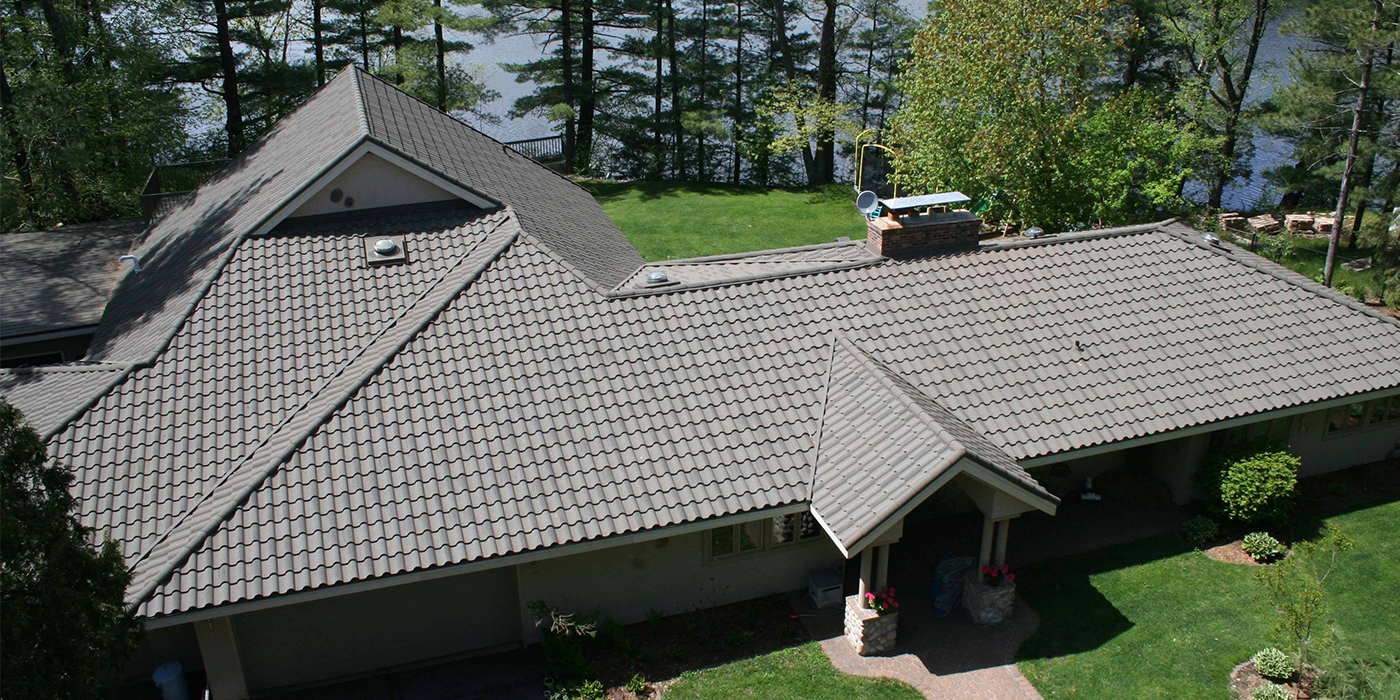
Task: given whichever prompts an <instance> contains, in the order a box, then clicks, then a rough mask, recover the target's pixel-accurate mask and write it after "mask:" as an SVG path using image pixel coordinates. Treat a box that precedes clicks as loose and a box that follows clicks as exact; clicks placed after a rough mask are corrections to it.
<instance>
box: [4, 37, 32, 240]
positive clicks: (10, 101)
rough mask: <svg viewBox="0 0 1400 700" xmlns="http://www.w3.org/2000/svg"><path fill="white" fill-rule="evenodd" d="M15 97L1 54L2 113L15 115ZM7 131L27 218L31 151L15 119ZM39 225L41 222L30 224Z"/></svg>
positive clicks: (24, 213) (30, 199)
mask: <svg viewBox="0 0 1400 700" xmlns="http://www.w3.org/2000/svg"><path fill="white" fill-rule="evenodd" d="M3 48H4V43H3V42H0V49H3ZM14 110H15V95H14V93H13V92H11V91H10V81H9V80H8V79H7V78H6V77H5V60H4V53H3V52H0V111H3V112H4V113H5V114H14ZM4 122H5V129H6V130H7V131H9V132H10V133H9V134H8V136H9V137H10V141H11V142H12V143H14V145H15V153H14V155H13V156H12V157H11V159H12V160H13V161H14V164H15V173H16V175H18V177H19V187H20V191H22V192H23V193H24V196H22V197H20V198H19V201H20V212H21V214H23V215H25V216H27V215H28V214H29V212H30V211H31V210H32V207H33V203H34V176H33V175H32V174H31V173H30V171H29V151H28V149H26V148H25V147H24V139H22V138H20V135H19V133H18V129H17V128H16V127H15V122H14V120H13V119H6V120H4ZM30 223H33V224H35V225H39V224H40V223H41V222H37V221H35V222H30Z"/></svg>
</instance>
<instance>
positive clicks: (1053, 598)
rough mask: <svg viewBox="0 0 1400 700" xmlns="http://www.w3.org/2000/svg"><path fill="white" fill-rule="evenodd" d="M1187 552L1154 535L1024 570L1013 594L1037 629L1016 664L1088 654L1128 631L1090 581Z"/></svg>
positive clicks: (1173, 541)
mask: <svg viewBox="0 0 1400 700" xmlns="http://www.w3.org/2000/svg"><path fill="white" fill-rule="evenodd" d="M1188 551H1190V548H1189V547H1188V546H1187V545H1186V544H1185V543H1183V542H1182V541H1181V540H1180V539H1179V538H1178V537H1176V536H1175V535H1159V536H1157V537H1152V538H1148V539H1145V540H1139V541H1137V542H1132V543H1129V544H1122V545H1115V546H1112V547H1106V548H1104V549H1099V550H1095V551H1092V552H1088V553H1085V554H1077V555H1074V556H1069V557H1064V558H1060V559H1053V560H1050V561H1046V562H1042V563H1040V564H1035V565H1033V566H1031V567H1028V568H1027V569H1025V571H1024V573H1023V574H1022V576H1021V578H1020V580H1019V581H1018V589H1017V592H1018V593H1020V595H1022V596H1023V597H1024V598H1025V600H1026V602H1027V603H1029V604H1030V606H1031V607H1032V608H1034V609H1035V611H1036V613H1037V614H1038V615H1039V616H1040V629H1039V630H1038V631H1037V632H1036V633H1035V635H1034V636H1032V637H1031V638H1030V639H1028V640H1026V642H1025V643H1024V644H1022V645H1021V648H1020V649H1019V650H1018V651H1017V653H1016V659H1017V660H1027V659H1049V658H1055V657H1060V656H1067V655H1070V654H1078V653H1082V652H1087V651H1092V650H1094V649H1098V648H1099V647H1101V646H1103V645H1104V644H1106V643H1107V642H1109V641H1110V640H1112V639H1113V638H1114V637H1117V636H1118V635H1120V634H1123V633H1124V632H1127V631H1128V630H1130V629H1132V627H1133V621H1132V620H1130V619H1128V618H1127V617H1125V616H1124V615H1123V614H1122V613H1121V612H1119V611H1118V609H1117V608H1116V607H1114V605H1113V603H1112V602H1111V601H1109V600H1108V599H1107V598H1105V597H1104V596H1103V594H1101V593H1100V592H1099V590H1098V589H1097V588H1095V587H1094V585H1093V582H1092V581H1091V580H1090V579H1091V577H1092V576H1094V575H1096V574H1100V573H1104V572H1109V571H1115V570H1118V569H1123V568H1128V567H1133V566H1139V565H1142V564H1147V563H1150V562H1153V561H1157V560H1159V559H1166V558H1169V557H1174V556H1177V555H1179V554H1183V553H1185V552H1188Z"/></svg>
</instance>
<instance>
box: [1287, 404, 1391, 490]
mask: <svg viewBox="0 0 1400 700" xmlns="http://www.w3.org/2000/svg"><path fill="white" fill-rule="evenodd" d="M1327 413H1328V412H1327V411H1316V412H1314V413H1306V414H1303V415H1301V416H1298V417H1296V418H1294V419H1293V430H1292V432H1291V433H1290V435H1289V439H1288V444H1289V446H1290V447H1291V448H1292V450H1293V453H1294V454H1296V455H1298V456H1299V457H1300V458H1302V460H1303V466H1302V467H1301V468H1300V469H1299V470H1298V474H1299V476H1305V477H1306V476H1316V475H1318V474H1326V473H1327V472H1334V471H1337V470H1339V469H1346V468H1348V467H1354V466H1357V465H1360V464H1367V463H1370V462H1377V461H1380V460H1383V459H1387V458H1389V457H1392V456H1397V455H1400V422H1397V421H1390V422H1388V423H1380V424H1377V425H1373V426H1369V427H1365V428H1357V429H1355V430H1348V431H1344V432H1338V433H1332V434H1328V433H1327Z"/></svg>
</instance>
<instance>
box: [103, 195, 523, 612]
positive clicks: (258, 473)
mask: <svg viewBox="0 0 1400 700" xmlns="http://www.w3.org/2000/svg"><path fill="white" fill-rule="evenodd" d="M514 222H515V215H514V213H513V212H509V211H506V212H504V216H502V218H501V219H500V220H499V221H497V222H496V223H495V225H494V226H493V227H492V228H491V229H490V230H489V231H487V232H486V234H485V235H484V236H483V237H482V239H481V240H479V241H477V242H476V243H475V244H473V245H472V247H471V248H470V249H469V250H468V251H467V252H466V253H464V254H463V255H462V256H461V257H459V258H458V259H457V261H456V262H455V263H454V264H453V265H452V266H451V267H449V268H448V269H447V270H446V271H444V272H443V273H442V275H441V276H440V277H439V278H438V281H437V282H435V283H434V284H433V285H432V286H431V287H429V288H428V289H426V290H424V291H423V292H422V293H421V294H419V296H418V298H417V299H416V300H415V301H414V302H413V303H412V304H410V305H409V306H408V307H407V308H405V309H404V310H403V311H402V312H400V313H399V315H397V316H396V317H395V318H394V319H393V321H392V322H390V323H389V324H387V325H386V326H385V327H384V328H383V329H381V330H380V332H379V333H377V334H376V335H375V336H374V337H373V338H371V339H370V340H369V341H368V342H367V343H365V344H364V345H362V346H361V347H360V348H359V350H358V351H357V352H356V353H355V354H354V356H353V357H351V358H349V359H348V360H347V361H346V362H344V363H342V364H341V365H340V366H339V367H338V368H337V369H336V371H335V372H333V373H332V374H331V375H330V376H329V378H327V379H326V380H325V381H324V382H323V383H322V384H321V386H320V387H319V388H318V389H317V390H316V391H315V392H313V393H312V394H311V395H310V396H308V397H307V398H306V399H305V400H304V401H303V402H302V403H301V404H300V405H299V406H298V407H297V408H296V409H295V410H294V411H293V412H292V413H290V414H289V415H287V416H286V417H285V418H284V419H283V420H282V422H281V423H280V424H279V425H278V427H277V428H276V429H275V430H273V431H272V432H271V433H269V434H268V435H267V436H266V437H264V438H263V439H262V440H261V441H259V442H258V444H256V445H255V446H254V447H253V448H252V449H251V450H249V451H248V452H246V453H245V454H244V456H243V458H242V459H241V460H239V462H238V463H237V464H236V465H235V466H234V467H233V468H232V469H230V470H229V471H228V472H226V473H225V474H224V475H223V476H222V477H221V478H220V479H219V480H218V481H217V482H216V483H215V484H214V486H213V487H212V488H210V489H209V490H208V491H206V492H205V493H204V494H203V495H201V496H200V498H199V500H198V501H197V502H196V503H195V504H194V505H193V506H191V507H190V508H189V509H187V510H186V511H185V512H184V513H182V514H181V515H180V517H179V518H178V519H177V520H176V521H175V523H174V524H172V525H171V526H170V527H168V528H167V529H166V530H165V531H164V532H162V533H160V535H158V536H157V538H156V540H155V541H154V542H152V543H151V544H150V545H149V546H148V547H147V549H146V551H144V552H142V553H141V554H140V555H139V556H138V557H137V558H136V560H135V562H134V563H133V564H132V565H131V566H130V567H128V568H129V570H130V571H131V572H132V579H133V580H132V583H131V586H132V588H129V589H128V591H127V595H126V600H125V605H126V607H127V609H128V610H129V611H134V610H135V609H136V608H137V607H139V606H140V605H141V603H143V602H144V601H145V600H146V599H148V598H150V597H151V595H153V594H154V593H155V591H156V590H157V589H158V588H159V587H160V586H161V585H162V584H163V583H164V582H165V581H166V580H167V579H169V578H170V576H171V575H172V574H173V573H174V572H175V570H176V569H178V568H179V567H180V566H182V565H183V564H184V562H185V561H187V560H188V559H189V557H190V556H191V555H192V554H193V553H194V552H195V551H197V550H198V549H199V547H200V546H201V545H202V544H203V543H204V542H205V541H206V540H207V539H208V538H209V537H210V536H211V535H213V533H214V532H216V531H217V530H218V528H219V526H220V525H222V524H223V523H224V522H226V521H227V520H228V519H229V518H231V517H232V516H233V514H234V513H235V512H237V510H238V508H239V507H240V506H241V505H242V504H243V503H244V502H245V501H246V500H247V499H248V497H249V496H251V495H252V493H253V492H254V491H255V490H257V488H258V487H259V486H261V485H262V483H263V482H265V481H266V480H267V478H268V477H269V476H271V475H272V474H273V473H275V472H276V470H277V469H279V468H280V467H281V466H282V465H283V464H285V463H286V462H287V460H288V459H289V458H290V457H291V455H292V454H293V453H294V452H295V451H296V449H297V448H298V447H299V446H301V445H302V444H304V443H305V442H306V441H307V440H308V439H310V438H311V437H312V436H313V435H314V434H315V433H316V431H317V430H319V429H320V427H321V426H322V425H324V424H325V422H326V421H327V420H329V419H330V417H331V416H332V415H333V414H334V413H335V411H337V410H339V409H340V407H341V406H343V405H344V404H345V402H346V401H349V400H350V398H352V397H353V396H354V395H355V393H356V392H358V391H359V390H360V389H361V388H362V387H363V386H364V385H365V383H366V382H367V381H368V380H369V379H370V378H372V377H374V376H375V375H377V374H378V373H379V372H381V371H383V368H384V366H385V365H386V364H387V363H388V362H389V361H391V360H392V359H393V358H394V357H395V356H397V355H398V354H399V353H400V352H401V351H402V349H403V347H404V346H405V345H407V344H408V343H409V342H411V341H412V340H413V338H415V337H417V336H418V335H420V334H421V333H422V332H423V330H424V329H425V328H427V326H428V325H429V324H431V323H432V321H433V320H434V319H436V318H437V317H438V316H440V315H441V314H442V311H443V310H444V309H445V308H446V307H447V305H448V304H450V303H451V302H452V301H453V300H454V299H456V298H458V297H459V296H460V295H461V293H462V291H463V290H464V289H466V288H467V286H469V285H470V284H471V283H472V282H473V281H475V280H476V279H477V278H478V277H479V276H480V274H481V272H482V271H484V270H485V269H486V267H487V266H489V265H490V264H491V262H492V261H494V260H496V259H497V258H498V257H500V255H501V253H503V252H504V251H505V250H506V249H507V248H509V247H510V245H511V244H512V243H513V242H514V241H515V240H516V238H517V236H518V234H519V231H520V229H519V226H518V225H516V226H513V227H510V230H507V231H505V232H504V233H502V231H501V230H502V228H504V227H507V226H508V225H509V224H512V223H514ZM498 234H500V235H498ZM493 237H494V238H495V239H496V240H495V245H492V246H488V243H489V242H491V241H492V239H493ZM483 249H484V252H485V254H484V255H482V256H480V257H479V259H477V260H476V264H469V261H472V259H473V257H474V256H477V254H478V252H481V251H483ZM420 307H421V308H420ZM398 328H402V329H403V332H401V333H395V332H394V331H395V329H398ZM376 346H380V347H378V348H376ZM375 350H378V352H374V351H375ZM356 370H358V371H356ZM337 390H339V391H337ZM284 433H287V435H286V436H285V438H283V437H282V436H283V434H284ZM279 438H282V439H279ZM269 447H271V448H272V449H273V450H274V452H273V453H272V454H271V455H270V457H269V461H267V462H266V463H264V464H263V465H262V468H261V469H253V470H251V471H247V470H246V468H247V467H248V465H249V464H250V463H251V462H253V461H254V460H256V459H258V458H259V457H261V456H262V455H263V453H264V452H265V451H266V448H269ZM235 477H240V478H238V479H235ZM220 491H223V492H225V493H220ZM210 504H212V505H210ZM201 508H203V509H204V510H205V511H208V510H209V509H210V508H217V510H216V511H214V512H213V513H211V514H210V515H211V516H212V517H204V518H203V519H202V521H198V522H195V523H193V524H195V525H201V526H200V527H199V529H198V530H197V531H195V532H191V533H188V534H185V533H184V532H183V531H182V526H183V525H184V524H185V523H186V522H187V521H190V520H191V518H194V517H196V516H197V515H201V513H199V511H200V509H201ZM181 535H185V536H183V537H180V536H181ZM177 537H178V538H179V539H178V540H177V539H176V538H177ZM163 549H173V550H174V551H173V552H172V553H171V555H170V556H166V557H164V558H163V561H157V560H156V559H155V557H156V555H157V554H158V553H159V550H163ZM151 561H156V563H155V564H152V565H150V566H142V564H144V563H146V562H151Z"/></svg>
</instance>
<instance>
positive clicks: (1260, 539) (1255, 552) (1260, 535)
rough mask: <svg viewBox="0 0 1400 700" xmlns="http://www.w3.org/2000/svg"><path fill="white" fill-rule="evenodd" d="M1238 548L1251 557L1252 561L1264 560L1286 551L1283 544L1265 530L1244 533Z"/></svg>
mask: <svg viewBox="0 0 1400 700" xmlns="http://www.w3.org/2000/svg"><path fill="white" fill-rule="evenodd" d="M1240 549H1243V550H1244V552H1245V554H1248V555H1249V556H1251V557H1253V558H1254V561H1266V560H1269V559H1272V558H1274V557H1276V556H1278V555H1280V554H1283V553H1284V551H1286V550H1284V548H1283V544H1282V543H1280V542H1279V541H1278V540H1276V539H1274V538H1273V536H1272V535H1270V534H1269V533H1267V532H1251V533H1249V534H1248V535H1245V536H1244V542H1242V543H1241V544H1240Z"/></svg>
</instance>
